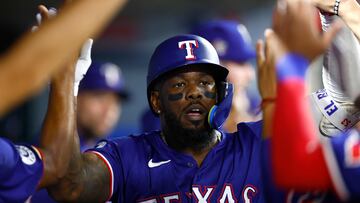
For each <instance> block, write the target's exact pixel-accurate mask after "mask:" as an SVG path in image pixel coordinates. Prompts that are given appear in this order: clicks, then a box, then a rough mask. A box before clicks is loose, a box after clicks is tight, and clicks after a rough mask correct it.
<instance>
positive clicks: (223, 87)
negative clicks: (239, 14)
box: [51, 35, 264, 202]
mask: <svg viewBox="0 0 360 203" xmlns="http://www.w3.org/2000/svg"><path fill="white" fill-rule="evenodd" d="M227 72H228V71H227V69H226V68H225V67H223V66H221V65H220V64H219V59H218V56H217V54H216V51H215V49H214V48H213V47H212V46H211V44H210V43H209V42H208V41H206V40H205V39H203V38H201V37H198V36H194V35H179V36H175V37H173V38H170V39H168V40H165V41H164V42H162V43H161V44H160V45H159V46H158V47H157V48H156V50H155V52H154V54H153V56H152V59H151V61H150V65H149V71H148V78H147V81H148V91H147V92H148V100H149V104H150V107H151V109H152V110H153V112H154V113H155V114H156V115H158V116H159V118H160V121H161V131H155V132H152V133H145V134H142V135H139V136H130V137H125V138H118V139H114V140H111V141H100V142H99V143H98V144H97V146H96V147H95V148H94V149H91V150H89V151H87V152H86V153H84V154H82V155H81V154H79V153H76V152H78V150H75V153H74V155H73V158H74V159H73V160H72V165H71V167H70V168H69V171H68V174H67V177H66V178H64V179H63V180H62V181H61V183H60V184H57V185H56V186H54V187H52V188H51V192H52V194H53V195H54V197H56V199H58V200H61V201H69V202H88V201H94V202H98V201H106V199H107V198H110V199H111V200H112V201H113V202H160V201H161V202H163V201H164V202H172V201H179V202H192V201H202V202H214V201H219V202H237V201H239V202H250V201H251V202H264V199H263V191H262V183H261V175H260V167H259V161H260V160H259V152H260V142H261V136H260V134H261V123H259V122H256V123H242V124H240V125H239V126H238V132H236V133H234V134H228V133H224V132H222V131H220V130H219V128H220V127H221V126H222V123H223V122H224V120H225V119H226V117H227V114H228V113H229V111H230V106H231V97H232V86H231V85H230V84H228V83H226V82H225V77H226V75H227ZM208 121H210V122H209V123H208ZM210 126H211V127H210ZM70 180H71V181H70ZM70 188H71V189H70Z"/></svg>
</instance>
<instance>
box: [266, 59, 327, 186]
mask: <svg viewBox="0 0 360 203" xmlns="http://www.w3.org/2000/svg"><path fill="white" fill-rule="evenodd" d="M291 65H296V63H293V64H288V66H291ZM282 66H284V64H282ZM291 68H294V67H287V68H286V67H282V68H279V69H278V71H280V72H281V71H284V70H285V69H287V70H286V71H284V72H287V73H285V74H284V73H279V82H278V97H277V103H276V107H275V115H274V127H273V133H272V139H271V143H272V148H271V149H272V158H273V160H272V163H273V168H274V173H275V174H274V175H275V180H276V182H277V183H278V184H279V185H280V186H283V187H287V188H294V189H298V190H307V189H329V188H330V187H331V181H330V177H329V174H328V171H327V168H326V164H325V161H324V157H323V154H322V151H321V147H320V142H319V140H318V138H317V133H316V132H317V129H316V128H315V126H314V123H313V120H312V117H311V111H310V107H309V105H308V103H307V100H305V99H304V98H305V94H306V91H305V83H304V75H305V74H304V73H305V71H303V72H301V71H300V72H301V73H289V70H291ZM302 68H303V69H305V68H306V67H302ZM290 72H291V71H290ZM300 169H301V170H300Z"/></svg>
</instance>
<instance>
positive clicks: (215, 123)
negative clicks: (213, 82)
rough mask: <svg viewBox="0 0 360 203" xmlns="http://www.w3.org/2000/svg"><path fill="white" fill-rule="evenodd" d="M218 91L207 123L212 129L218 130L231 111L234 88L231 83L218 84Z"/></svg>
mask: <svg viewBox="0 0 360 203" xmlns="http://www.w3.org/2000/svg"><path fill="white" fill-rule="evenodd" d="M218 87H219V89H218V102H217V104H216V105H214V106H213V107H212V108H211V109H210V111H209V115H208V123H209V125H210V127H211V128H213V129H220V128H221V127H222V126H223V124H224V123H225V121H226V119H227V118H228V116H229V114H230V110H231V104H232V98H233V94H234V87H233V85H232V84H231V83H228V82H220V84H219V86H218Z"/></svg>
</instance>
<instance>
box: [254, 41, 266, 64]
mask: <svg viewBox="0 0 360 203" xmlns="http://www.w3.org/2000/svg"><path fill="white" fill-rule="evenodd" d="M264 62H265V53H264V41H263V40H261V39H259V40H258V41H257V42H256V63H257V67H258V68H259V69H261V68H262V66H263V64H264Z"/></svg>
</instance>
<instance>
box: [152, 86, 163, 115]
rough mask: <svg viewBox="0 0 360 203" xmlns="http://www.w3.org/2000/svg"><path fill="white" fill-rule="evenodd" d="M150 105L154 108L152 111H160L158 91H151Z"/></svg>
mask: <svg viewBox="0 0 360 203" xmlns="http://www.w3.org/2000/svg"><path fill="white" fill-rule="evenodd" d="M150 105H151V108H152V109H153V110H154V112H156V113H158V114H159V113H160V112H161V109H160V94H159V91H151V94H150Z"/></svg>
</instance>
